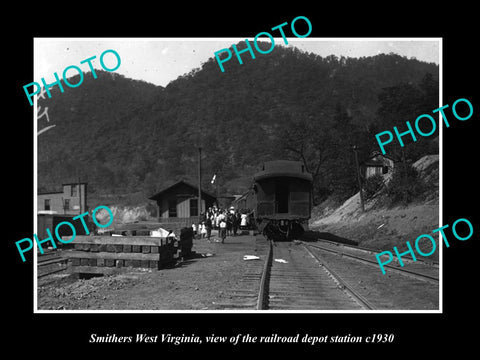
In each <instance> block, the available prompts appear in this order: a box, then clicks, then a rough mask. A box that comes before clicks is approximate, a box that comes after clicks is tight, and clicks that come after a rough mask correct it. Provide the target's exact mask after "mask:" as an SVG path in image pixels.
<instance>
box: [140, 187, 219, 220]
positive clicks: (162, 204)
mask: <svg viewBox="0 0 480 360" xmlns="http://www.w3.org/2000/svg"><path fill="white" fill-rule="evenodd" d="M149 199H150V200H155V201H156V202H157V206H158V217H159V219H158V220H159V222H161V223H182V225H183V226H186V227H190V226H191V225H192V223H197V222H198V216H199V214H201V213H204V212H205V210H206V209H208V208H209V207H211V206H213V204H214V203H215V201H216V198H215V196H214V195H213V194H210V193H209V192H207V191H204V190H202V208H201V209H200V212H199V211H198V210H199V209H198V187H197V186H195V185H193V184H190V183H189V182H187V181H185V180H181V181H178V182H177V183H175V184H173V185H171V186H169V187H167V188H165V189H163V190H161V191H160V192H158V193H156V194H155V195H153V196H151V197H150V198H149Z"/></svg>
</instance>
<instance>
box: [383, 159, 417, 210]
mask: <svg viewBox="0 0 480 360" xmlns="http://www.w3.org/2000/svg"><path fill="white" fill-rule="evenodd" d="M425 191H426V185H425V183H424V181H423V180H422V179H421V177H420V176H419V174H418V172H417V171H416V170H415V168H414V167H413V166H412V165H410V164H406V163H399V164H398V165H397V166H396V167H395V169H394V171H393V175H392V180H391V181H390V182H389V183H388V185H387V186H386V194H387V196H388V197H389V200H390V204H391V205H396V204H403V205H406V204H409V203H411V202H413V201H414V200H422V199H423V198H424V196H425Z"/></svg>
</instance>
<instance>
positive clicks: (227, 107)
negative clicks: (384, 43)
mask: <svg viewBox="0 0 480 360" xmlns="http://www.w3.org/2000/svg"><path fill="white" fill-rule="evenodd" d="M269 45H270V44H262V45H261V46H266V47H267V48H268V47H269ZM238 46H239V48H241V47H242V45H241V44H239V45H238ZM224 66H225V72H223V73H222V72H221V71H220V69H219V67H218V64H217V63H216V61H215V60H214V58H210V59H209V60H208V61H207V62H205V63H203V64H202V66H201V68H198V69H195V70H193V71H191V72H190V73H188V74H185V75H183V76H181V77H179V78H177V79H176V80H174V81H172V82H170V83H169V84H168V85H167V86H166V87H165V88H163V87H160V86H154V85H152V84H148V83H146V82H143V81H137V80H132V79H128V78H125V77H123V76H122V75H118V74H115V73H108V72H103V71H97V75H98V78H97V79H93V78H92V76H90V74H85V76H84V82H83V83H82V85H81V86H79V87H77V88H68V87H66V86H65V92H64V93H60V92H59V91H58V88H54V89H52V90H51V91H52V98H51V99H48V98H47V99H45V100H44V99H40V100H39V105H40V106H42V108H44V107H48V115H49V119H50V122H49V123H47V121H46V120H45V119H44V118H41V119H39V120H38V122H39V124H38V128H39V129H41V128H43V127H45V126H48V125H52V124H55V125H56V126H55V127H54V128H52V129H50V130H48V131H46V132H44V133H42V134H40V135H39V136H38V186H39V189H42V190H45V189H51V188H52V186H54V185H58V184H61V183H62V182H69V181H77V180H78V179H79V178H80V179H81V180H82V181H88V183H89V191H91V192H93V193H95V192H96V193H102V194H115V193H117V194H118V193H129V192H138V191H143V192H144V194H145V196H149V195H151V194H153V193H154V192H155V191H157V190H159V189H160V188H163V187H164V186H167V185H169V184H171V183H173V182H174V181H176V180H178V179H181V178H185V179H190V180H191V181H193V182H195V181H196V172H197V160H198V159H197V156H198V147H201V148H202V154H203V157H202V170H203V171H202V172H203V183H204V185H205V188H206V189H207V190H211V191H213V189H212V188H211V185H210V179H211V177H212V175H213V174H214V173H216V174H217V179H218V181H219V183H218V186H219V189H220V192H227V193H242V192H243V191H245V190H246V188H247V187H248V186H249V183H250V179H251V176H252V174H253V173H254V172H255V171H256V170H257V169H258V167H259V166H260V165H261V163H262V162H263V161H266V160H271V159H278V158H286V159H295V160H301V161H304V163H305V164H306V165H307V167H308V169H309V171H311V172H312V173H314V176H315V196H316V199H318V200H321V199H322V198H325V197H326V196H329V195H331V194H336V195H337V196H338V197H346V196H350V195H351V194H352V193H353V192H354V191H355V189H356V180H355V179H356V178H355V176H356V173H355V167H354V166H355V165H354V163H353V151H352V146H353V145H355V146H357V147H358V149H359V157H360V159H362V158H364V157H366V156H367V155H368V154H369V153H370V151H372V150H376V149H377V150H378V145H377V143H376V140H375V133H377V132H379V131H384V130H391V127H392V123H393V122H394V121H398V122H400V124H399V126H402V125H404V124H405V121H406V120H411V121H412V120H414V119H415V118H416V116H418V115H419V114H422V113H430V112H431V110H433V109H435V108H436V107H438V105H437V104H438V71H439V69H438V66H437V65H435V64H428V63H424V62H421V61H418V60H415V59H407V58H405V57H401V56H399V55H396V54H389V55H385V54H380V55H377V56H373V57H362V58H344V57H341V58H338V57H335V56H328V57H320V56H318V55H315V54H312V53H305V52H302V51H300V50H298V49H297V48H295V47H282V46H276V47H275V48H274V50H273V51H272V52H271V53H270V54H267V55H259V56H257V58H256V59H247V57H246V56H245V58H244V64H243V65H240V64H238V62H236V61H233V60H232V61H229V62H227V63H224ZM77 81H78V80H77ZM71 83H76V80H75V79H72V80H71ZM400 150H401V149H394V150H393V152H394V154H392V155H399V153H398V152H399V151H400ZM404 150H405V156H406V157H407V158H408V159H409V160H412V161H414V160H417V159H418V158H419V157H421V156H423V155H426V154H428V153H436V152H438V144H436V143H435V142H432V140H431V139H430V138H425V139H421V140H420V141H417V142H416V143H413V144H409V145H408V146H407V147H405V148H404ZM395 153H397V154H395Z"/></svg>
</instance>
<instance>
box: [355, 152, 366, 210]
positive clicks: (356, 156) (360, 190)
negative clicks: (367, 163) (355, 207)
mask: <svg viewBox="0 0 480 360" xmlns="http://www.w3.org/2000/svg"><path fill="white" fill-rule="evenodd" d="M357 150H358V148H357V146H356V145H353V152H354V153H355V165H356V167H357V181H358V189H359V192H360V206H361V207H362V212H365V205H364V203H363V193H362V182H361V180H360V166H359V165H358V154H357Z"/></svg>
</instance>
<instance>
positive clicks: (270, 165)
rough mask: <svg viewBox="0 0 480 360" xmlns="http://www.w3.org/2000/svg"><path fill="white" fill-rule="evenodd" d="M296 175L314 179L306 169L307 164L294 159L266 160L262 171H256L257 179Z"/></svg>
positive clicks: (300, 177) (304, 178)
mask: <svg viewBox="0 0 480 360" xmlns="http://www.w3.org/2000/svg"><path fill="white" fill-rule="evenodd" d="M280 176H285V177H295V178H299V179H303V180H308V181H313V177H312V174H310V173H309V172H307V171H306V170H305V166H304V165H303V163H302V162H300V161H292V160H274V161H266V162H265V163H264V164H263V168H262V170H261V171H259V172H257V173H255V175H254V176H253V179H254V180H255V181H259V180H263V179H267V178H271V177H280Z"/></svg>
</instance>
